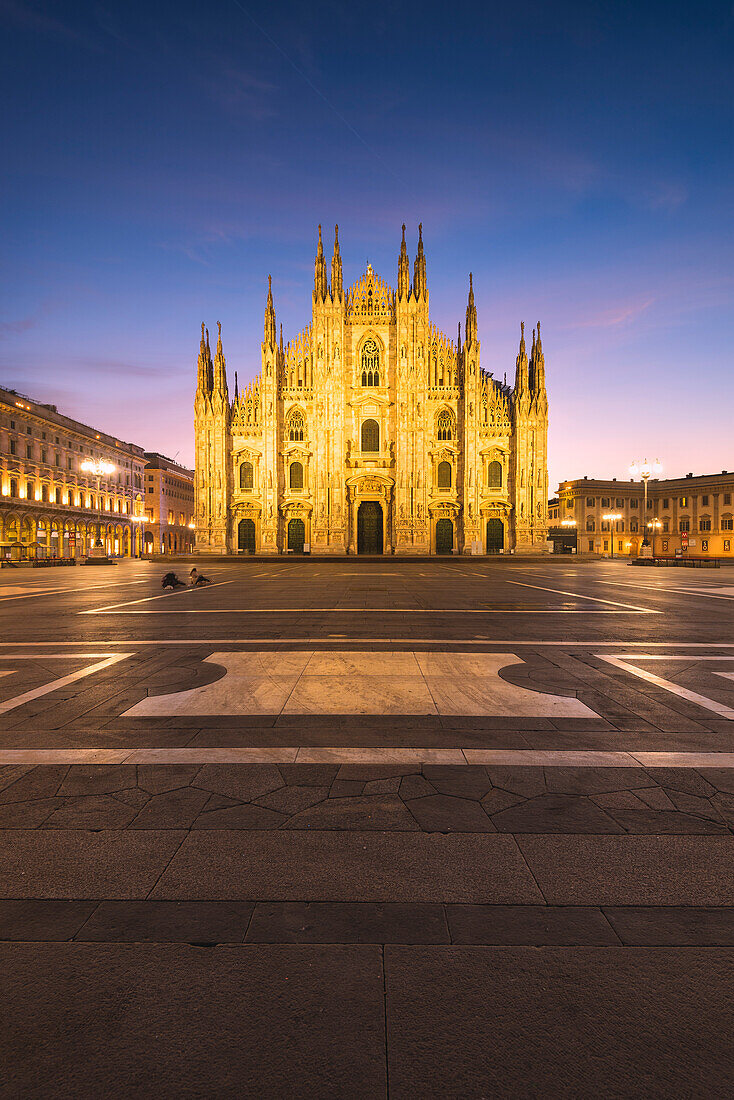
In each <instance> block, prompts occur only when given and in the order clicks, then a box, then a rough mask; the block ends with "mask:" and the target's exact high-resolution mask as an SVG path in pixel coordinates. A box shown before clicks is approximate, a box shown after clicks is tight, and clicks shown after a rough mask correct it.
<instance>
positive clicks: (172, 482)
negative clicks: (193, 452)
mask: <svg viewBox="0 0 734 1100" xmlns="http://www.w3.org/2000/svg"><path fill="white" fill-rule="evenodd" d="M193 549H194V473H193V470H187V469H186V467H185V466H179V465H178V463H176V462H174V461H173V459H171V458H166V456H165V455H162V454H158V453H157V452H151V453H148V452H146V455H145V553H146V554H189V553H191V551H192V550H193Z"/></svg>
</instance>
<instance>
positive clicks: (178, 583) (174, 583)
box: [162, 573, 186, 588]
mask: <svg viewBox="0 0 734 1100" xmlns="http://www.w3.org/2000/svg"><path fill="white" fill-rule="evenodd" d="M162 587H163V588H185V587H186V585H185V584H184V582H183V581H182V580H179V578H178V577H177V576H176V574H175V573H166V575H165V577H164V578H163V582H162Z"/></svg>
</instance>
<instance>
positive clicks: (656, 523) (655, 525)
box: [647, 516, 663, 557]
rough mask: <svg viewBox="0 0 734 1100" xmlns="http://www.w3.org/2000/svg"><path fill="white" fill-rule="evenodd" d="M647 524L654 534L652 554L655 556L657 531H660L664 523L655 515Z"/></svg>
mask: <svg viewBox="0 0 734 1100" xmlns="http://www.w3.org/2000/svg"><path fill="white" fill-rule="evenodd" d="M647 526H648V527H649V528H650V531H651V534H652V556H653V557H655V532H656V531H659V530H660V528H661V527H662V526H663V525H662V523H661V522H660V520H659V519H658V517H657V516H655V519H651V520H650V522H649V523H648V524H647Z"/></svg>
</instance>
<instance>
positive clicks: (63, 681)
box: [0, 653, 133, 714]
mask: <svg viewBox="0 0 734 1100" xmlns="http://www.w3.org/2000/svg"><path fill="white" fill-rule="evenodd" d="M132 656H133V655H132V653H115V654H113V655H112V656H111V657H108V658H107V659H106V660H104V661H99V662H97V664H94V665H87V666H86V668H82V669H79V671H78V672H72V673H71V674H70V675H69V676H61V677H60V678H59V679H58V680H51V681H50V682H49V683H47V684H42V685H41V687H37V688H33V690H32V691H25V692H23V694H22V695H15V696H14V697H13V698H12V699H6V700H5V701H4V702H2V703H0V714H7V713H8V711H10V710H15V708H16V707H22V706H23V704H24V703H30V702H31V701H32V700H33V699H38V698H40V696H42V695H48V693H49V692H51V691H58V689H59V688H63V687H66V686H67V684H73V683H75V682H76V681H77V680H83V679H84V677H85V676H91V675H92V674H93V673H94V672H101V671H102V669H105V668H109V667H110V666H111V665H116V664H118V663H119V662H120V661H124V660H125V658H126V657H132Z"/></svg>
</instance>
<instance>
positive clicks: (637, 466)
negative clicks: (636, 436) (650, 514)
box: [630, 458, 663, 546]
mask: <svg viewBox="0 0 734 1100" xmlns="http://www.w3.org/2000/svg"><path fill="white" fill-rule="evenodd" d="M662 470H663V467H662V464H661V462H660V460H659V459H657V458H656V459H655V461H654V462H648V461H647V459H646V458H643V460H642V462H638V461H637V460H635V461H634V462H633V463H632V465H631V466H630V474H631V476H632V477H640V478H642V481H643V483H644V485H645V503H644V506H643V507H644V518H643V520H642V532H643V536H644V537H643V539H642V545H643V546H649V545H650V543H649V541H648V538H647V483H648V481H649V480H650V478H651V477H652V475H653V474H656V475H657V474H660V473H662Z"/></svg>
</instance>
